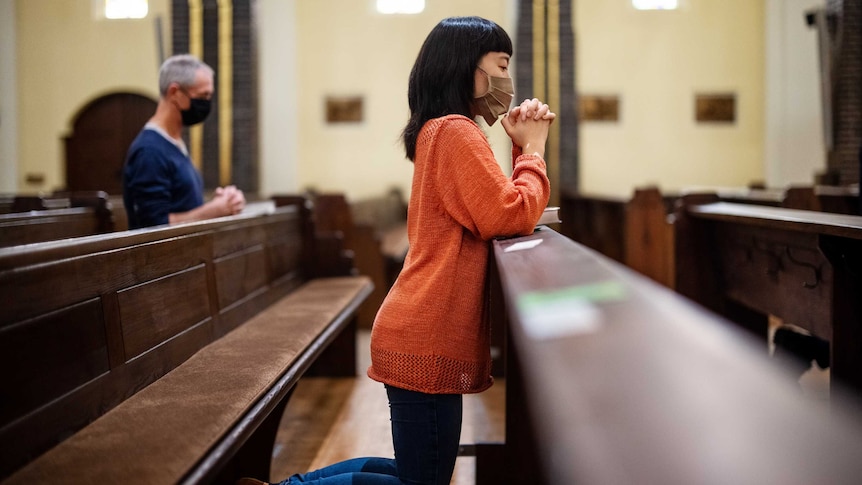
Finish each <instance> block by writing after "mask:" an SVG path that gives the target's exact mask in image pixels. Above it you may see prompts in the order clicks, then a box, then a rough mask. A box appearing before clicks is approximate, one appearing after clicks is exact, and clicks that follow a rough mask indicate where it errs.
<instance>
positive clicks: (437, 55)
mask: <svg viewBox="0 0 862 485" xmlns="http://www.w3.org/2000/svg"><path fill="white" fill-rule="evenodd" d="M489 52H505V53H506V54H509V55H510V56H511V55H512V39H510V38H509V35H508V34H507V33H506V31H505V30H503V28H502V27H500V26H499V25H497V24H496V23H494V22H492V21H490V20H486V19H483V18H481V17H450V18H446V19H443V20H441V21H440V23H439V24H437V26H436V27H434V29H433V30H431V33H430V34H428V37H427V38H426V39H425V43H424V44H422V49H420V50H419V56H418V57H417V58H416V63H415V64H413V70H412V71H410V81H409V82H408V87H407V101H408V103H409V105H410V120H409V121H408V122H407V126H406V127H405V128H404V132H403V134H402V136H403V139H404V148H405V151H406V152H407V158H409V159H410V160H413V159H414V158H415V156H416V138H417V137H418V136H419V130H421V129H422V126H424V125H425V122H426V121H428V120H430V119H434V118H439V117H441V116H446V115H449V114H460V115H464V116H466V117H468V118H472V115H471V111H470V106H471V103H472V101H473V86H474V79H475V78H474V73H475V71H476V67H477V66H478V65H479V61H480V60H481V59H482V57H484V56H485V54H487V53H489Z"/></svg>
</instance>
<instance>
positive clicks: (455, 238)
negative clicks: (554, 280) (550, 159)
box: [247, 17, 555, 485]
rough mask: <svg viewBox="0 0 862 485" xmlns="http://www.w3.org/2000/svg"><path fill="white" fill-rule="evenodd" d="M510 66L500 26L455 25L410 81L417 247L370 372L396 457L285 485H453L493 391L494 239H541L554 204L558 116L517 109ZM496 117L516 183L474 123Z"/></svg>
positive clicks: (537, 108)
mask: <svg viewBox="0 0 862 485" xmlns="http://www.w3.org/2000/svg"><path fill="white" fill-rule="evenodd" d="M511 56H512V41H511V40H510V38H509V36H508V35H507V34H506V32H505V31H504V30H503V29H502V28H500V26H498V25H497V24H496V23H494V22H491V21H489V20H485V19H482V18H479V17H458V18H448V19H444V20H443V21H441V22H440V23H439V24H438V25H437V26H436V27H434V29H433V30H432V31H431V33H430V34H429V35H428V38H427V39H426V40H425V43H424V44H423V46H422V49H421V50H420V52H419V56H418V58H417V59H416V63H415V64H414V66H413V70H412V71H411V73H410V81H409V85H408V101H409V105H410V119H409V122H408V123H407V126H406V127H405V129H404V133H403V140H404V146H405V149H406V154H407V158H408V159H410V160H411V161H413V162H414V173H413V185H412V190H411V195H410V202H409V205H408V215H407V227H408V238H409V243H410V249H409V252H408V254H407V257H406V259H405V261H404V268H403V269H402V271H401V273H400V275H399V276H398V279H397V281H396V282H395V284H394V285H393V286H392V289H391V290H390V291H389V294H388V295H387V297H386V299H385V300H384V302H383V304H382V305H381V307H380V310H379V312H378V313H377V317H376V319H375V321H374V327H373V330H372V333H371V367H370V368H369V369H368V376H369V377H371V378H372V379H374V380H377V381H379V382H382V383H383V384H384V385H385V388H386V393H387V395H388V396H389V408H390V417H391V421H392V439H393V444H394V448H395V458H394V459H389V458H356V459H352V460H347V461H344V462H341V463H336V464H334V465H330V466H328V467H325V468H322V469H320V470H317V471H314V472H310V473H306V474H298V475H294V476H292V477H290V478H288V479H287V480H285V481H284V482H282V483H283V484H297V483H315V484H353V485H361V484H402V483H409V484H428V485H448V484H449V481H450V480H451V477H452V472H453V470H454V467H455V458H456V455H457V452H458V444H459V440H460V435H461V413H462V395H463V394H465V393H476V392H481V391H484V390H485V389H487V388H488V387H490V386H491V384H492V382H493V381H492V378H491V356H490V327H489V324H488V314H487V308H486V304H485V302H486V301H487V294H486V290H485V288H486V279H487V263H488V256H489V241H490V240H491V239H492V238H494V237H496V236H512V235H523V234H529V233H531V232H532V231H533V228H534V227H535V224H536V222H537V221H538V219H539V216H540V215H541V214H542V211H543V210H544V208H545V206H546V205H547V203H548V198H549V195H550V185H549V182H548V177H547V175H546V167H545V161H544V159H543V156H544V150H545V142H546V140H547V137H548V128H549V125H550V123H551V122H552V121H553V119H554V116H555V115H554V114H553V113H552V112H550V110H549V109H548V106H547V105H546V104H543V103H541V102H540V101H539V100H537V99H531V100H525V101H524V102H522V103H521V104H520V105H518V106H516V107H515V108H513V109H512V110H511V111H509V105H510V103H511V100H512V96H513V88H512V79H511V77H510V76H509V60H510V58H511ZM507 112H508V113H507ZM500 115H505V116H504V117H503V120H502V123H501V124H502V125H503V128H504V129H505V130H506V133H507V134H508V135H509V137H510V138H511V139H512V144H513V173H512V176H511V178H509V177H507V176H506V175H505V174H504V173H503V171H502V170H501V169H500V166H499V165H498V164H497V161H496V160H495V158H494V154H493V152H492V151H491V147H490V146H489V144H488V141H487V139H486V136H485V134H484V133H483V131H482V130H481V128H480V127H479V126H478V125H477V124H476V122H475V121H474V119H475V118H476V117H478V116H481V117H483V118H484V119H485V120H486V121H487V123H488V124H490V125H493V124H494V122H496V121H497V118H498V117H499V116H500ZM255 482H256V481H255ZM247 483H253V482H251V481H249V482H247ZM256 483H260V482H256Z"/></svg>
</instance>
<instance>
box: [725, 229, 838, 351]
mask: <svg viewBox="0 0 862 485" xmlns="http://www.w3.org/2000/svg"><path fill="white" fill-rule="evenodd" d="M714 231H715V233H714V239H713V243H714V244H715V247H716V248H717V250H718V254H719V259H720V268H721V272H722V274H721V276H720V277H721V278H722V280H723V282H724V288H725V293H726V294H727V296H729V297H730V298H732V299H734V300H736V301H737V302H739V303H742V304H744V305H745V306H747V307H749V308H752V309H755V310H757V311H759V312H761V313H764V314H770V315H776V316H778V317H780V318H782V319H784V321H785V323H791V324H794V325H798V326H800V327H803V328H805V329H807V330H809V331H811V332H812V333H814V334H815V335H817V336H819V337H821V338H823V339H826V340H831V338H832V330H831V324H830V322H831V321H832V312H831V305H832V299H831V288H832V285H833V282H832V267H831V265H830V264H829V262H828V261H827V260H826V257H825V256H824V255H823V254H822V253H821V252H820V249H819V248H818V238H817V236H816V235H814V234H799V233H791V232H786V231H768V230H758V229H757V228H753V227H745V226H733V225H730V224H716V225H715V228H714Z"/></svg>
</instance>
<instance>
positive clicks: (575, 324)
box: [516, 281, 626, 340]
mask: <svg viewBox="0 0 862 485" xmlns="http://www.w3.org/2000/svg"><path fill="white" fill-rule="evenodd" d="M625 296H626V289H625V287H624V286H623V285H622V284H620V283H619V282H617V281H602V282H599V283H592V284H589V285H579V286H569V287H566V288H560V289H557V290H553V291H534V292H530V293H525V294H523V295H521V296H520V297H519V298H518V300H517V304H516V306H517V308H518V314H519V315H520V317H521V322H522V323H523V326H524V331H525V332H526V334H527V335H528V336H529V337H530V338H533V339H536V340H549V339H554V338H560V337H571V336H574V335H582V334H588V333H594V332H596V331H597V330H598V329H599V328H600V327H601V323H602V312H601V310H600V309H599V308H598V307H597V306H596V304H597V303H601V302H609V301H620V300H623V299H624V298H625Z"/></svg>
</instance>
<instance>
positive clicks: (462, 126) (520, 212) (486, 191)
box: [432, 116, 550, 240]
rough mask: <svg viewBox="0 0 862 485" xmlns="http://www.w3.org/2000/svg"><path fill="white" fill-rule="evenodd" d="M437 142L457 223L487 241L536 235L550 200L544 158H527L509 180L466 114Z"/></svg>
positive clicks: (439, 179)
mask: <svg viewBox="0 0 862 485" xmlns="http://www.w3.org/2000/svg"><path fill="white" fill-rule="evenodd" d="M434 143H435V147H434V149H433V155H432V156H433V157H434V164H433V167H434V171H435V179H436V186H437V187H439V189H440V197H441V201H442V204H443V208H444V210H445V211H446V212H447V213H448V214H449V215H450V216H451V217H452V218H453V219H455V220H456V221H457V222H458V223H459V224H461V225H462V226H464V227H465V228H466V229H467V230H469V231H470V232H472V233H473V234H474V235H476V236H477V237H479V238H481V239H484V240H488V239H491V238H493V237H496V236H512V235H523V234H530V233H531V232H532V231H533V228H534V227H535V225H536V222H537V221H538V220H539V217H540V216H541V215H542V211H543V210H544V209H545V207H546V206H547V204H548V199H549V197H550V182H549V181H548V176H547V174H546V167H545V161H544V160H543V159H542V158H541V157H538V156H536V155H523V154H521V155H520V156H518V157H517V158H516V159H515V160H514V171H513V173H512V178H508V177H506V175H505V174H503V171H502V170H501V169H500V166H499V165H498V164H497V160H496V159H495V158H494V153H493V152H492V151H491V147H490V145H489V144H488V141H487V139H486V138H485V134H484V133H483V132H482V130H481V129H479V127H478V126H477V125H476V124H475V123H474V122H473V121H471V120H470V119H468V118H466V117H462V116H457V117H454V116H453V117H450V118H447V119H446V120H444V122H443V123H442V124H441V126H440V128H439V132H438V134H437V136H436V139H435V140H434Z"/></svg>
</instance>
